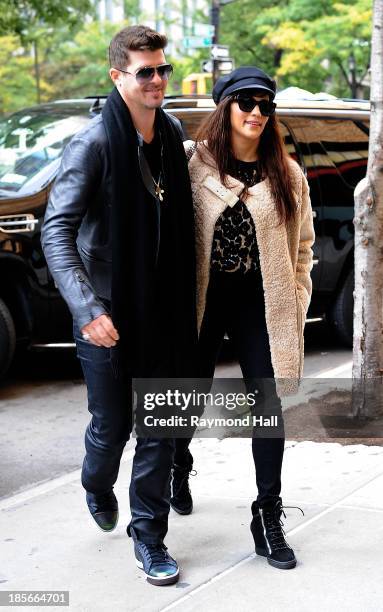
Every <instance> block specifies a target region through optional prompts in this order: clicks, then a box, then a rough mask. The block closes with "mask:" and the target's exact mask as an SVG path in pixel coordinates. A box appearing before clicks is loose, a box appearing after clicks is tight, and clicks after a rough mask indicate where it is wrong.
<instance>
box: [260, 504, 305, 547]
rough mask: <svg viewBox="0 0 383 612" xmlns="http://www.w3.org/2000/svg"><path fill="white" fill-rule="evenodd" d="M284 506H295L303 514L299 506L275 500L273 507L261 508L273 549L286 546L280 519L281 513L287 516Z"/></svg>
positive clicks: (282, 523)
mask: <svg viewBox="0 0 383 612" xmlns="http://www.w3.org/2000/svg"><path fill="white" fill-rule="evenodd" d="M284 508H296V509H297V510H300V511H301V512H302V514H303V516H304V514H305V513H304V512H303V510H302V508H300V507H299V506H283V505H282V503H281V502H277V503H276V504H275V506H274V507H273V508H270V509H267V508H264V509H263V517H264V521H265V527H266V529H267V532H268V537H269V539H270V541H271V543H272V545H273V547H274V548H275V549H281V548H286V547H287V542H286V540H285V536H286V532H285V530H284V529H283V527H284V522H283V521H282V514H283V516H284V518H287V517H286V514H285V511H284Z"/></svg>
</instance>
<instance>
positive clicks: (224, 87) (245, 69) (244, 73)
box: [213, 66, 277, 104]
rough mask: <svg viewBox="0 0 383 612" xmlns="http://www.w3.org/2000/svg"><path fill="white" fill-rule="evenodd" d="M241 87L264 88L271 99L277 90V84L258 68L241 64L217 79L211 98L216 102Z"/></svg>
mask: <svg viewBox="0 0 383 612" xmlns="http://www.w3.org/2000/svg"><path fill="white" fill-rule="evenodd" d="M242 89H264V90H265V91H266V92H267V93H269V94H270V96H271V100H273V99H274V97H275V93H276V91H277V84H276V82H275V81H274V79H272V78H271V77H269V75H268V74H266V72H263V70H261V69H260V68H257V67H256V66H241V67H240V68H236V69H235V70H233V71H232V72H230V74H225V76H222V77H221V78H220V79H218V81H217V82H216V84H215V85H214V87H213V100H214V102H215V103H216V104H218V103H219V102H221V100H223V99H224V98H226V97H227V96H230V95H231V94H233V93H235V92H237V91H241V90H242Z"/></svg>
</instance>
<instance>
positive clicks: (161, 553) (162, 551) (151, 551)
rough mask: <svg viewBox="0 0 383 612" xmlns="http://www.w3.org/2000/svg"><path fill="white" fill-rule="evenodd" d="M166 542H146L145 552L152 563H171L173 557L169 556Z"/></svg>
mask: <svg viewBox="0 0 383 612" xmlns="http://www.w3.org/2000/svg"><path fill="white" fill-rule="evenodd" d="M167 550H168V549H167V547H166V546H165V544H145V548H144V553H145V556H146V558H147V560H148V561H150V562H151V564H152V565H157V564H159V563H170V562H172V561H173V559H172V558H171V557H170V556H169V553H168V552H167Z"/></svg>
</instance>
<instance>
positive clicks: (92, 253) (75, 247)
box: [41, 115, 182, 329]
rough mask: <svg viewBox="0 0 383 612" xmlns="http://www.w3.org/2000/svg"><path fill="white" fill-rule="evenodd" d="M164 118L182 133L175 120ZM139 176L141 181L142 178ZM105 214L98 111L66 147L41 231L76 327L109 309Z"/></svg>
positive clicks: (103, 144)
mask: <svg viewBox="0 0 383 612" xmlns="http://www.w3.org/2000/svg"><path fill="white" fill-rule="evenodd" d="M168 117H169V118H170V119H171V120H172V121H173V122H174V123H176V124H177V127H178V129H179V131H180V137H182V128H181V126H180V123H179V121H178V119H176V118H175V117H172V116H171V115H168ZM143 180H144V183H145V184H146V183H147V180H145V177H144V176H143ZM148 188H149V185H148ZM151 188H152V186H151ZM110 213H111V173H110V160H109V156H108V141H107V135H106V132H105V127H104V123H103V119H102V115H98V116H97V117H95V118H94V119H92V120H91V121H90V122H89V124H88V125H87V126H86V127H85V128H84V129H82V130H81V131H80V132H78V133H77V134H76V135H75V136H74V137H73V138H72V140H71V141H70V143H69V144H68V145H67V147H66V148H65V151H64V154H63V158H62V162H61V166H60V169H59V172H58V175H57V178H56V180H55V183H54V186H53V189H52V191H51V194H50V197H49V202H48V206H47V210H46V213H45V219H44V224H43V227H42V230H41V243H42V247H43V251H44V254H45V257H46V260H47V263H48V266H49V269H50V271H51V273H52V276H53V278H54V280H55V282H56V285H57V287H58V289H59V291H60V293H61V295H62V296H63V298H64V299H65V301H66V302H67V304H68V306H69V309H70V311H71V313H72V315H73V318H74V321H75V323H77V325H78V327H79V328H80V329H81V328H82V327H83V326H84V325H86V324H87V323H90V321H92V320H93V319H96V318H97V317H99V316H100V315H101V314H105V313H109V310H108V302H109V303H110V298H111V282H112V236H111V233H110Z"/></svg>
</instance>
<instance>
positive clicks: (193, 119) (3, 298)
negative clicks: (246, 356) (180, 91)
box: [0, 96, 369, 376]
mask: <svg viewBox="0 0 383 612" xmlns="http://www.w3.org/2000/svg"><path fill="white" fill-rule="evenodd" d="M277 102H278V107H277V113H278V118H279V120H280V123H281V126H282V130H283V136H284V139H285V143H286V146H287V149H288V151H289V153H290V155H291V156H292V157H293V158H294V159H296V160H297V161H298V163H299V164H300V165H301V166H302V168H303V169H304V172H305V173H306V176H307V178H308V181H309V184H310V193H311V202H312V207H313V211H314V227H315V234H316V241H315V244H314V247H313V248H314V267H313V270H312V279H313V296H312V301H311V304H310V308H309V312H308V320H307V322H308V323H309V322H313V321H317V320H323V319H325V320H327V321H328V322H329V323H330V324H331V325H333V326H334V327H335V329H336V331H337V334H338V336H339V339H340V340H341V341H342V342H343V343H344V344H345V345H346V346H349V347H350V346H352V327H353V288H354V276H353V264H354V262H353V253H354V225H353V216H354V197H353V192H354V188H355V186H356V184H357V183H358V182H359V181H360V180H361V179H362V178H363V177H364V176H365V174H366V167H367V157H368V135H369V103H368V102H364V101H355V100H337V99H335V100H331V101H304V100H299V101H298V100H282V99H278V97H277ZM103 103H104V99H102V98H97V97H94V98H90V99H84V100H64V101H57V102H52V103H50V104H44V105H40V106H35V107H31V108H27V109H25V110H22V111H19V112H17V113H14V114H13V115H10V116H8V117H6V118H5V119H2V120H1V121H0V278H1V284H0V376H1V375H4V373H5V372H6V370H7V368H8V366H9V364H10V362H11V360H12V358H13V355H14V351H15V348H16V345H19V346H21V347H24V348H27V347H33V346H40V347H41V346H47V347H52V346H68V345H70V344H71V343H72V342H73V340H72V324H71V316H70V313H69V310H68V308H67V306H66V304H65V302H64V301H63V299H62V298H61V297H60V295H59V293H58V291H57V288H56V287H55V284H54V281H53V279H52V277H51V275H50V273H49V270H48V268H47V265H46V262H45V258H44V255H43V252H42V249H41V244H40V231H41V224H42V221H43V217H44V212H45V207H46V204H47V200H48V195H49V190H50V188H51V186H52V182H53V181H54V178H55V175H56V173H57V169H58V167H59V164H60V159H61V155H62V152H63V149H64V147H65V145H66V144H67V143H68V141H69V140H70V139H71V137H72V136H73V135H74V134H75V133H76V132H77V131H78V130H79V129H81V128H82V127H83V126H84V125H85V124H86V123H87V122H88V121H89V120H90V119H91V118H92V117H93V116H95V115H96V114H97V113H98V112H100V110H101V108H102V105H103ZM213 107H214V104H213V102H212V100H211V99H210V98H209V97H201V96H197V97H179V98H172V97H169V98H166V100H165V102H164V108H165V109H166V110H169V111H170V112H171V113H172V114H174V115H176V116H177V117H179V119H181V121H182V124H183V127H184V131H185V137H187V138H193V136H194V134H195V131H196V128H197V127H198V125H199V123H200V121H201V119H202V118H203V117H204V116H206V114H207V113H209V112H211V110H212V108H213Z"/></svg>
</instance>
